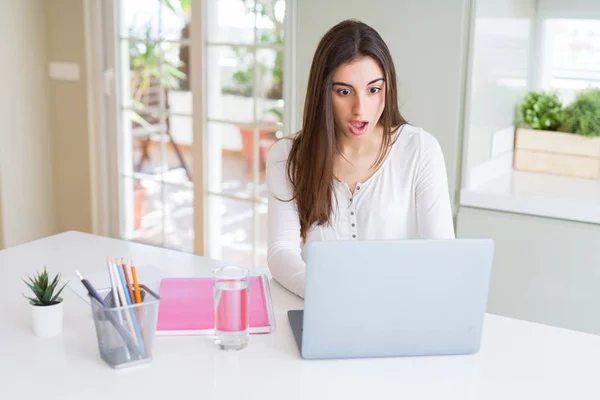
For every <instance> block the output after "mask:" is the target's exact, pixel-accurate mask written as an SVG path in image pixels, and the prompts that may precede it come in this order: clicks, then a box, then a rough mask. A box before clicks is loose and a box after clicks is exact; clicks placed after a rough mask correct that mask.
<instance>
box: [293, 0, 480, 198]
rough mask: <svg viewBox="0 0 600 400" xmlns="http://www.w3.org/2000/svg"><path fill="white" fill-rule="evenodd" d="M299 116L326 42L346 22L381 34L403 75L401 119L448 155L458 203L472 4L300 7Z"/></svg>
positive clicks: (407, 1)
mask: <svg viewBox="0 0 600 400" xmlns="http://www.w3.org/2000/svg"><path fill="white" fill-rule="evenodd" d="M296 3H297V5H296V7H297V10H296V19H297V32H296V45H297V48H296V74H295V86H296V102H295V104H294V109H293V111H294V112H295V113H296V115H297V118H296V121H297V122H296V124H297V125H298V126H295V127H294V129H299V128H300V126H299V125H300V124H301V123H302V119H301V117H300V116H299V115H300V114H301V113H302V111H303V107H304V96H305V93H306V83H307V79H308V73H309V70H310V63H311V60H312V56H313V54H314V50H315V48H316V46H317V43H318V41H319V39H320V38H321V37H322V36H323V34H324V33H325V32H326V31H327V30H328V29H329V28H331V27H332V26H334V25H335V24H336V23H338V22H340V21H342V20H343V19H346V18H357V19H360V20H362V21H363V22H365V23H367V24H369V25H371V26H372V27H373V28H375V29H376V30H377V31H378V32H379V33H380V35H381V36H382V37H383V39H384V40H385V41H386V43H387V45H388V47H389V48H390V51H391V52H392V57H393V58H394V63H395V65H396V70H397V74H398V85H399V98H400V107H401V108H400V111H401V113H402V114H403V116H404V117H405V118H406V119H408V121H409V122H411V123H412V124H414V125H417V126H421V127H423V128H425V129H426V130H428V131H429V132H431V133H432V134H433V135H434V136H435V137H436V138H437V139H438V140H439V141H440V144H441V146H442V149H443V151H444V155H445V158H446V165H447V168H448V175H449V177H448V178H449V185H450V190H451V194H452V197H453V204H455V202H454V198H456V197H457V189H458V188H457V185H458V176H459V167H460V162H459V159H460V157H461V150H460V149H461V146H462V141H461V140H462V139H461V137H462V135H461V129H462V126H461V123H462V110H463V96H464V78H465V62H466V51H467V47H466V46H467V33H468V17H469V13H468V4H469V3H470V2H469V1H468V0H420V1H414V0H373V1H368V2H359V1H347V0H328V1H322V0H299V1H296Z"/></svg>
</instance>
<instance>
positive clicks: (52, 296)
mask: <svg viewBox="0 0 600 400" xmlns="http://www.w3.org/2000/svg"><path fill="white" fill-rule="evenodd" d="M28 278H29V282H27V281H25V280H23V282H25V284H26V285H27V286H29V288H30V289H31V291H32V292H33V294H34V295H35V297H27V296H25V295H24V296H25V298H27V299H29V301H30V302H31V304H33V305H35V306H51V305H54V304H58V303H60V300H59V299H58V296H59V295H60V293H61V292H62V291H63V289H64V288H65V286H67V284H66V283H65V284H64V285H63V287H62V288H60V289H59V290H58V291H56V286H57V285H58V282H59V280H60V274H56V276H55V277H54V279H53V280H52V282H50V279H49V277H48V271H46V266H45V265H44V272H42V273H38V274H37V275H35V276H34V277H33V278H31V277H29V276H28Z"/></svg>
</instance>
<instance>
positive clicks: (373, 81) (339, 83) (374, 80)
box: [333, 78, 385, 89]
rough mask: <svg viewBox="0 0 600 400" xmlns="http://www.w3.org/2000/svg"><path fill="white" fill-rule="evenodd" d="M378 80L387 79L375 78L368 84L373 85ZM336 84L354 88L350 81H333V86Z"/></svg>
mask: <svg viewBox="0 0 600 400" xmlns="http://www.w3.org/2000/svg"><path fill="white" fill-rule="evenodd" d="M378 81H385V79H383V78H377V79H373V80H372V81H371V82H369V83H367V86H369V85H372V84H373V83H375V82H378ZM335 85H339V86H348V87H349V88H353V89H354V86H352V85H350V84H349V83H344V82H333V86H335Z"/></svg>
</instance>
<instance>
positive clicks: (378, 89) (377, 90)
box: [369, 87, 381, 94]
mask: <svg viewBox="0 0 600 400" xmlns="http://www.w3.org/2000/svg"><path fill="white" fill-rule="evenodd" d="M380 90H381V88H378V87H372V88H371V89H369V91H370V92H371V93H372V94H375V93H377V92H379V91H380Z"/></svg>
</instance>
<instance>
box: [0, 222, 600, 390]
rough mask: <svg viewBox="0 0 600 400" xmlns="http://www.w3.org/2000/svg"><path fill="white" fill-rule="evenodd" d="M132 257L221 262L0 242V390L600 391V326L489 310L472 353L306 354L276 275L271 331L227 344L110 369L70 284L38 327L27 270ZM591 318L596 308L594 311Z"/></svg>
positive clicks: (86, 266) (62, 238)
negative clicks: (40, 329)
mask: <svg viewBox="0 0 600 400" xmlns="http://www.w3.org/2000/svg"><path fill="white" fill-rule="evenodd" d="M107 256H125V257H127V259H128V258H129V257H131V258H133V260H134V261H135V262H136V264H137V265H144V264H151V265H155V266H158V267H160V268H162V269H165V270H167V269H168V271H169V274H171V275H177V276H201V275H208V274H210V271H211V270H212V268H213V267H214V266H215V265H217V262H215V261H212V260H209V259H207V258H203V257H198V256H193V255H189V254H185V253H180V252H176V251H170V250H164V249H159V248H154V247H150V246H144V245H140V244H135V243H129V242H124V241H119V240H115V239H108V238H102V237H97V236H92V235H87V234H82V233H77V232H67V233H63V234H60V235H56V236H52V237H49V238H46V239H42V240H39V241H35V242H32V243H28V244H25V245H22V246H17V247H14V248H9V249H6V250H3V251H1V252H0V270H1V271H2V275H1V276H2V283H1V284H2V290H1V291H0V316H1V318H2V322H1V323H0V398H1V399H23V400H27V399H40V398H45V399H77V400H81V399H83V398H85V399H102V400H107V399H125V398H127V399H175V398H194V399H388V398H406V399H460V400H465V399H478V400H479V399H502V400H505V399H599V398H600V378H598V377H599V376H600V337H598V336H594V335H589V334H584V333H579V332H573V331H568V330H564V329H558V328H554V327H549V326H543V325H538V324H533V323H529V322H524V321H518V320H514V319H509V318H504V317H499V316H494V315H486V318H485V326H484V333H483V341H482V347H481V351H480V352H479V353H478V354H476V355H471V356H446V357H416V358H385V359H361V360H329V361H305V360H302V359H301V358H300V356H299V352H298V349H297V347H296V343H295V341H294V339H293V336H292V333H291V330H290V328H289V325H288V322H287V316H286V311H287V310H288V309H292V308H302V301H301V300H300V299H298V298H296V297H295V296H293V295H291V294H290V293H288V292H286V291H285V290H284V289H283V288H282V287H281V286H279V285H278V284H277V283H276V282H274V281H271V290H272V295H273V301H274V306H275V314H276V320H277V328H276V332H275V333H273V334H271V335H255V336H253V337H252V338H251V343H250V345H249V347H248V348H246V349H245V350H242V351H240V352H235V353H227V352H223V351H220V350H218V349H216V348H215V346H214V345H213V344H212V342H211V340H210V338H208V337H199V336H187V337H158V338H157V340H156V342H155V346H154V360H153V362H152V363H151V364H148V365H145V366H140V367H134V368H132V369H126V370H113V369H111V368H110V367H108V366H107V365H106V364H104V362H103V361H102V360H101V359H100V356H99V355H98V348H97V344H96V336H95V330H94V325H93V321H92V319H91V317H90V312H89V308H88V305H87V304H86V303H85V302H83V301H82V300H81V299H80V298H79V297H77V296H76V295H75V294H74V293H72V292H70V291H69V290H68V289H65V296H64V297H65V319H64V332H63V334H62V335H60V336H58V337H56V338H50V339H40V338H37V337H35V336H34V335H33V333H32V332H31V328H30V326H31V323H30V318H31V316H30V310H29V305H28V303H27V300H26V299H25V298H24V297H23V296H22V295H21V293H24V292H26V290H25V289H26V287H25V284H24V283H23V282H22V281H21V280H20V279H21V277H24V276H25V274H26V273H33V272H35V271H36V270H39V269H41V268H43V266H44V264H46V265H47V266H48V268H49V269H50V270H52V271H60V272H62V273H64V274H72V272H73V271H74V270H75V269H80V270H81V271H82V272H83V273H91V272H93V271H98V270H100V269H102V268H105V264H104V262H105V259H106V257H107ZM590 318H600V316H597V315H593V316H590Z"/></svg>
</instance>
